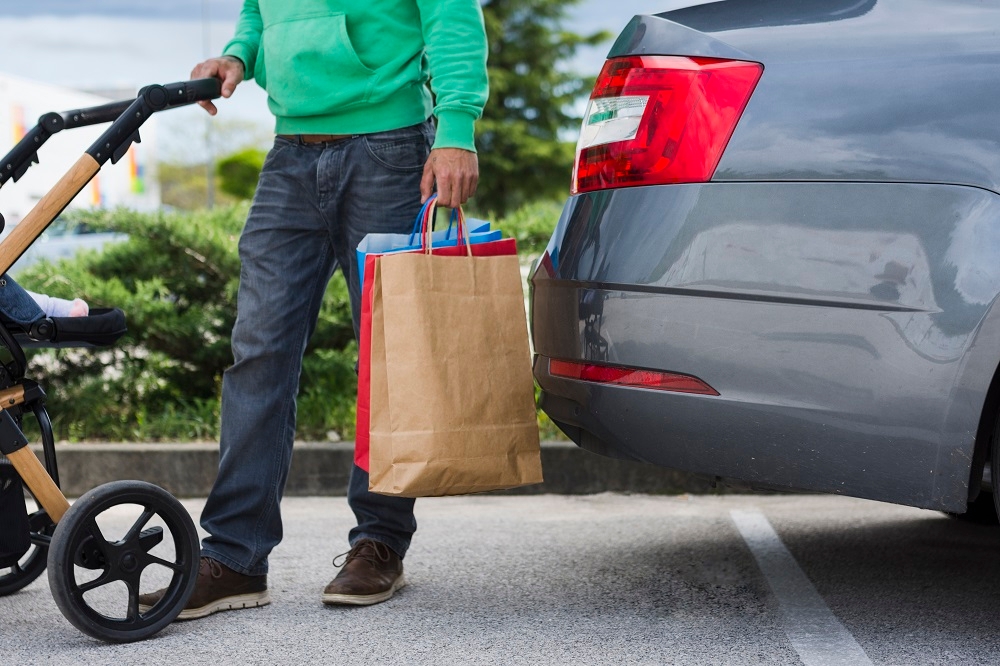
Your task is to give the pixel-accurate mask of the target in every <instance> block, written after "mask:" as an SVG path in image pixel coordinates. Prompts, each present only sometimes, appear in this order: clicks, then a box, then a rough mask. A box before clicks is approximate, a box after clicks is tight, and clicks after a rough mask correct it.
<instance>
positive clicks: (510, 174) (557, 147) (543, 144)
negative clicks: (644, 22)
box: [474, 0, 611, 216]
mask: <svg viewBox="0 0 1000 666" xmlns="http://www.w3.org/2000/svg"><path fill="white" fill-rule="evenodd" d="M578 2H579V0H485V1H484V2H483V15H484V17H485V20H486V33H487V37H488V39H489V47H490V54H489V77H490V99H489V101H488V102H487V104H486V108H485V109H484V110H483V117H482V119H481V120H480V121H479V122H478V123H477V132H476V134H477V139H476V142H477V145H478V150H479V163H480V172H481V176H480V181H479V188H478V191H477V194H476V198H475V201H474V206H475V208H477V209H479V210H482V211H488V212H490V213H493V214H495V215H498V216H503V215H505V214H506V213H507V212H508V211H510V210H514V209H515V208H518V207H520V206H521V205H522V204H524V203H527V202H529V201H532V200H537V199H544V198H559V197H561V196H563V195H564V194H565V193H566V192H567V190H568V189H569V180H570V174H571V171H572V165H573V155H574V146H573V144H572V143H570V142H567V141H564V140H563V139H562V136H561V134H562V133H563V132H566V131H575V130H576V129H578V127H579V123H580V118H579V116H577V115H575V113H574V110H573V105H574V103H576V102H577V101H578V100H579V99H580V97H581V96H582V95H584V94H587V93H589V91H590V89H591V88H592V87H593V84H594V79H593V78H592V77H581V76H579V75H577V74H575V73H573V72H570V71H567V69H566V63H567V61H568V60H569V59H570V58H572V57H573V55H574V54H575V53H576V52H577V50H578V49H579V48H580V47H581V46H595V45H597V44H599V43H601V42H603V41H606V40H607V39H609V38H610V36H611V35H610V34H609V33H607V32H603V31H602V32H596V33H593V34H591V35H586V36H584V35H578V34H576V33H573V32H569V31H567V30H564V29H563V27H562V23H563V21H564V20H565V18H566V8H567V7H569V6H571V5H575V4H577V3H578Z"/></svg>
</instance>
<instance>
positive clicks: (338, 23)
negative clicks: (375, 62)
mask: <svg viewBox="0 0 1000 666" xmlns="http://www.w3.org/2000/svg"><path fill="white" fill-rule="evenodd" d="M261 46H262V49H261V52H262V54H263V56H264V57H263V61H264V62H262V63H260V62H259V63H258V67H257V69H260V70H261V72H260V73H261V74H264V75H265V76H264V81H262V82H261V83H262V85H263V86H264V88H265V89H266V90H267V94H268V96H269V97H270V98H271V102H272V110H273V111H275V115H279V116H286V117H298V116H316V115H325V114H329V113H335V112H337V111H341V110H344V109H349V108H352V107H355V106H358V105H361V104H364V103H365V102H367V101H368V98H369V97H370V96H371V91H372V88H373V87H374V85H375V80H376V78H377V76H378V74H377V73H376V72H375V71H374V70H372V69H369V68H368V67H366V66H365V64H364V63H362V62H361V59H360V58H359V57H358V54H357V52H355V50H354V46H353V44H351V38H350V37H349V36H348V34H347V20H346V16H345V15H344V14H342V13H339V14H329V15H322V16H310V17H304V18H296V19H290V20H286V21H281V22H279V23H275V24H273V25H269V26H267V27H266V28H265V29H264V34H263V37H262V41H261ZM255 76H258V75H257V73H256V72H255ZM258 80H259V79H258Z"/></svg>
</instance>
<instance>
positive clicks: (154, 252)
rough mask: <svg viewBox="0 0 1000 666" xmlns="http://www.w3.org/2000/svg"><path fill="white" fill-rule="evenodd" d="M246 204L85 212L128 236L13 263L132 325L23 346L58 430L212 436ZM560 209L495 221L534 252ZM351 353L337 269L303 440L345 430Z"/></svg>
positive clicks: (25, 274)
mask: <svg viewBox="0 0 1000 666" xmlns="http://www.w3.org/2000/svg"><path fill="white" fill-rule="evenodd" d="M246 213H247V207H246V204H242V205H237V206H232V207H226V208H221V209H216V210H214V211H201V212H194V213H154V214H141V213H136V212H133V211H128V210H116V211H97V212H92V213H87V214H85V215H84V220H83V221H85V222H86V223H87V224H88V225H89V226H91V227H93V228H95V229H106V230H113V231H117V232H121V233H124V234H127V235H128V240H126V241H123V242H121V243H115V244H112V245H108V246H106V247H105V249H104V250H103V251H102V252H93V251H89V252H83V253H81V254H78V255H77V256H76V257H75V258H73V259H71V260H62V261H60V262H58V263H56V264H52V263H49V262H44V261H43V262H40V263H38V264H35V265H32V266H30V267H28V268H26V269H24V270H23V271H21V272H19V273H17V276H16V277H17V279H18V281H19V282H20V283H21V284H23V285H24V286H25V287H26V288H28V289H32V290H34V291H39V292H44V293H49V294H52V295H55V296H61V297H64V298H72V297H75V296H80V297H82V298H84V299H85V300H86V301H87V302H89V303H90V304H91V307H101V306H114V307H120V308H122V309H123V310H124V311H125V312H126V314H127V317H128V323H129V333H128V334H127V336H126V337H125V338H123V339H122V340H121V341H119V343H118V344H117V345H116V346H115V347H113V348H108V349H102V350H83V349H59V350H51V349H49V350H36V351H32V352H30V356H31V363H30V365H31V372H30V373H29V376H31V377H33V378H35V379H38V380H39V381H41V383H42V385H43V386H44V387H45V389H46V391H47V392H48V394H49V396H50V397H49V405H50V412H51V416H52V420H53V424H54V426H55V429H56V433H57V438H59V439H62V440H70V441H78V440H108V441H162V440H193V439H195V440H196V439H208V440H211V439H215V438H217V436H218V422H219V392H220V388H221V381H222V373H223V371H224V370H225V369H226V367H228V366H229V365H230V364H231V363H232V352H231V349H230V333H231V331H232V327H233V322H234V321H235V317H236V308H235V301H236V291H237V287H238V283H239V258H238V256H237V241H238V238H239V233H240V230H241V228H242V226H243V222H244V219H245V217H246ZM557 219H558V207H554V206H552V205H549V204H544V205H535V206H530V207H528V208H526V209H524V210H522V211H518V212H516V213H514V214H512V215H511V216H509V217H508V218H507V219H506V220H504V221H503V222H502V223H501V227H502V228H504V230H505V232H506V233H507V234H508V235H512V236H514V237H515V238H518V242H519V246H520V247H522V248H523V249H524V250H525V251H527V253H529V254H531V255H534V254H537V253H538V252H540V251H541V248H542V247H544V243H545V242H546V241H547V239H548V236H549V234H550V233H551V230H552V228H553V227H554V225H555V222H556V221H557ZM356 358H357V346H356V343H355V342H354V334H353V328H352V324H351V314H350V304H349V300H348V294H347V288H346V285H345V284H344V280H343V279H342V278H340V277H339V276H337V277H335V278H334V279H333V280H332V281H331V282H330V286H329V288H328V289H327V292H326V296H325V299H324V301H323V306H322V310H321V313H320V319H319V322H318V324H317V327H316V331H315V333H314V335H313V338H312V340H311V341H310V344H309V347H308V349H307V350H306V356H305V359H304V363H303V372H302V378H301V382H300V392H299V402H298V431H297V436H298V437H299V438H300V439H307V440H316V439H320V440H322V439H327V438H336V437H338V436H339V437H343V438H345V439H350V438H353V436H354V406H355V405H354V403H355V392H356V381H355V374H354V370H353V366H354V362H355V360H356ZM543 422H544V419H543ZM547 430H549V431H551V426H549V427H548V428H547ZM553 432H554V431H552V432H546V434H548V435H551V434H553Z"/></svg>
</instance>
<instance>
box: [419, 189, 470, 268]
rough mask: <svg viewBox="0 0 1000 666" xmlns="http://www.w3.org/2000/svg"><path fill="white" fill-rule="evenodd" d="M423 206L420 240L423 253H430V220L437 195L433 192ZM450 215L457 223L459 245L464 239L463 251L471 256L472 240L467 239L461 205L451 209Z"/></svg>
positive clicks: (467, 233)
mask: <svg viewBox="0 0 1000 666" xmlns="http://www.w3.org/2000/svg"><path fill="white" fill-rule="evenodd" d="M425 206H426V208H425V210H426V212H425V213H424V219H423V228H422V229H421V242H422V245H423V250H424V254H430V253H431V251H432V250H433V249H434V248H433V242H432V237H431V233H432V230H433V225H432V224H431V222H430V221H431V220H433V219H434V214H435V213H436V212H437V195H436V194H435V195H434V196H432V197H431V198H430V199H428V200H427V204H425ZM452 216H453V217H454V218H455V220H456V221H457V223H458V244H459V245H461V244H462V241H465V252H466V254H467V255H468V256H470V257H471V256H472V242H471V240H470V239H469V228H468V225H467V224H466V222H465V213H464V212H463V211H462V207H461V206H459V207H458V208H454V209H452Z"/></svg>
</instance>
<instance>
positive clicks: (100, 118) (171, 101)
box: [0, 79, 222, 434]
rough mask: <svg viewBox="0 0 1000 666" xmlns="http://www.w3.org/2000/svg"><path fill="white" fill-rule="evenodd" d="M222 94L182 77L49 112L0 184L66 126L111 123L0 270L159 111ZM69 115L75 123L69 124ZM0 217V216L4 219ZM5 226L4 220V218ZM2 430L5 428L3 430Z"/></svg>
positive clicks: (21, 228)
mask: <svg viewBox="0 0 1000 666" xmlns="http://www.w3.org/2000/svg"><path fill="white" fill-rule="evenodd" d="M221 95H222V82H221V81H219V80H218V79H196V80H194V81H179V82H177V83H169V84H167V85H151V86H146V87H145V88H143V89H142V90H140V91H139V94H138V95H137V96H136V98H135V99H134V100H129V101H127V102H113V103H111V104H104V105H102V106H97V107H92V108H90V109H78V110H76V111H70V112H68V113H67V114H65V116H64V115H63V114H58V113H47V114H45V115H44V116H42V117H41V118H40V119H39V122H38V125H36V126H35V127H34V128H32V130H31V131H30V132H28V134H26V135H25V136H24V138H23V139H22V140H21V141H20V142H19V143H18V145H17V146H15V147H14V150H12V151H11V152H10V153H9V154H8V155H7V156H6V157H4V158H3V160H2V161H0V186H2V185H3V184H4V182H5V181H6V180H7V179H8V178H13V179H14V180H15V181H16V180H17V179H18V178H20V177H21V175H22V174H23V173H24V172H25V171H26V170H27V169H28V167H29V166H30V165H31V164H32V162H37V161H38V156H37V150H38V147H39V146H41V145H42V144H43V143H44V142H45V140H46V139H48V137H49V136H51V135H52V134H55V133H56V132H59V131H61V130H62V129H64V128H65V127H80V126H82V125H94V124H97V123H100V122H107V121H109V120H113V121H114V122H112V123H111V127H109V128H108V129H107V130H105V132H104V133H103V134H101V136H100V137H99V138H98V139H97V141H95V142H94V144H93V145H92V146H91V147H90V148H88V149H87V151H86V154H84V155H83V156H81V157H80V159H79V160H78V161H77V162H76V164H74V165H73V166H72V167H71V168H70V170H69V171H68V172H67V173H66V174H65V175H64V176H63V177H62V178H61V179H60V180H59V182H58V183H56V185H55V186H54V187H53V188H52V189H51V190H49V192H48V193H47V194H46V195H45V196H43V197H42V198H41V199H40V200H39V201H38V203H37V204H35V207H34V208H32V209H31V211H30V212H29V213H28V214H27V215H26V216H25V217H24V219H22V220H21V222H20V223H19V224H18V225H17V227H16V228H15V229H14V230H13V231H11V233H10V235H9V236H7V238H5V239H4V241H3V243H0V274H2V273H6V272H7V271H8V270H9V269H10V267H11V266H12V265H13V264H14V262H15V261H17V259H18V258H19V257H20V256H21V255H22V254H24V251H25V250H26V249H27V248H28V246H29V245H31V243H33V242H34V241H35V239H36V238H38V236H40V235H41V233H42V232H43V231H45V229H46V227H48V226H49V224H50V223H51V222H52V220H54V219H55V218H56V216H57V215H59V213H61V212H62V211H63V209H64V208H66V206H67V205H68V204H69V202H70V201H71V200H72V199H73V197H75V196H76V195H77V194H79V193H80V191H81V190H82V189H83V187H84V186H85V185H86V184H87V183H88V182H89V181H90V179H91V178H93V177H94V176H95V175H97V172H98V171H100V169H101V166H102V165H103V164H104V163H105V162H107V161H108V160H110V161H111V162H112V163H116V162H118V160H120V159H121V158H122V157H124V156H125V154H126V153H127V152H128V149H129V146H131V145H132V144H133V143H135V142H138V141H139V128H140V127H141V126H142V124H143V123H145V122H146V121H147V120H148V119H149V117H150V116H152V115H153V114H154V113H156V112H157V111H163V110H164V109H172V108H176V107H179V106H186V105H188V104H194V103H195V102H201V101H204V100H210V99H215V98H216V97H220V96H221ZM67 120H69V121H70V122H72V123H75V124H71V125H67V124H66V122H67ZM2 219H3V218H2V217H0V221H2ZM0 229H2V222H0ZM0 434H2V433H0Z"/></svg>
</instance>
